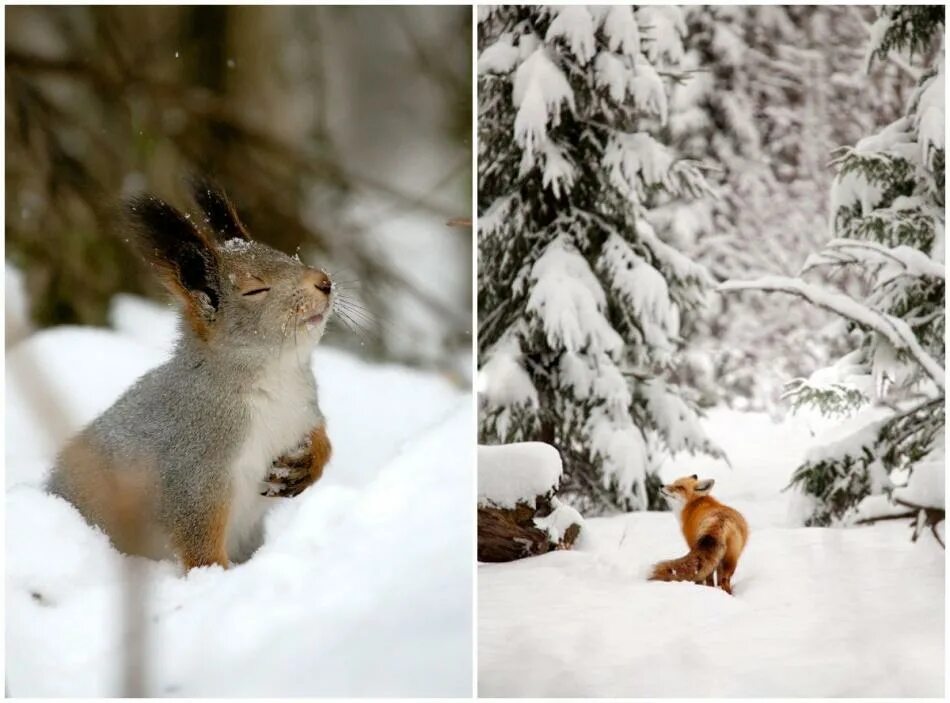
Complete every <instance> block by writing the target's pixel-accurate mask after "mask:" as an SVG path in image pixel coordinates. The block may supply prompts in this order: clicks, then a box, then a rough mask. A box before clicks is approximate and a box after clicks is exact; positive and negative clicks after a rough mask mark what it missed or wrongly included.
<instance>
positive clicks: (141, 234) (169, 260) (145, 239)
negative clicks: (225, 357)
mask: <svg viewBox="0 0 950 703" xmlns="http://www.w3.org/2000/svg"><path fill="white" fill-rule="evenodd" d="M127 209H128V216H129V220H130V224H131V225H132V229H133V230H134V231H135V233H136V234H137V237H136V243H137V244H138V247H139V249H140V250H141V251H142V253H143V254H144V256H145V259H146V260H147V261H148V262H149V264H151V265H152V266H153V267H155V268H156V269H157V271H158V274H159V278H160V279H161V281H162V283H163V284H164V285H165V287H166V288H168V290H169V291H171V292H172V293H173V294H174V295H176V296H177V297H179V298H181V299H182V300H183V301H184V303H185V305H186V312H187V314H188V318H189V321H190V322H191V323H192V327H194V328H195V332H197V333H198V336H199V337H202V338H204V337H205V333H206V332H207V329H208V325H209V324H210V323H211V322H212V321H213V320H214V316H215V313H216V312H217V310H218V305H219V304H220V302H221V287H220V283H219V278H218V259H217V255H216V254H215V251H214V248H213V247H212V245H211V243H210V242H208V241H207V240H206V239H205V237H204V236H203V235H202V234H201V232H200V231H199V230H198V229H197V228H196V227H195V226H194V225H193V224H192V223H191V222H190V221H189V220H188V218H187V217H185V215H183V214H182V213H181V212H179V211H178V210H176V209H175V208H173V207H172V206H171V205H169V204H168V203H166V202H165V201H163V200H159V199H158V198H156V197H154V196H151V195H143V196H139V197H137V198H133V199H132V200H130V201H129V202H128V205H127Z"/></svg>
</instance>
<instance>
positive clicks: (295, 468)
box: [261, 454, 313, 498]
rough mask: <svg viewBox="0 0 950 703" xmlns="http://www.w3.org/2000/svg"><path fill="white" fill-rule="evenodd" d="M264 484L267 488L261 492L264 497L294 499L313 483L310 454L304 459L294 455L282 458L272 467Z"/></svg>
mask: <svg viewBox="0 0 950 703" xmlns="http://www.w3.org/2000/svg"><path fill="white" fill-rule="evenodd" d="M264 483H265V484H266V486H267V487H266V489H265V490H264V491H263V492H261V495H262V496H267V497H269V498H293V497H294V496H298V495H300V494H301V493H303V491H304V489H305V488H306V487H307V486H309V485H310V484H312V483H313V476H312V474H311V471H310V456H309V454H307V455H305V456H303V457H297V456H294V455H293V454H291V455H285V456H282V457H280V458H279V459H277V460H276V461H274V463H273V464H272V465H271V468H270V472H269V473H268V474H267V478H265V479H264Z"/></svg>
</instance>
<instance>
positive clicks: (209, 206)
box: [189, 175, 251, 241]
mask: <svg viewBox="0 0 950 703" xmlns="http://www.w3.org/2000/svg"><path fill="white" fill-rule="evenodd" d="M189 187H190V189H191V195H192V197H193V198H194V199H195V203H197V205H198V207H199V208H201V211H202V212H203V213H204V216H205V221H206V222H207V223H208V226H209V228H210V229H211V230H212V231H213V232H214V234H215V235H216V236H217V237H219V238H220V239H221V241H227V240H229V239H245V240H250V238H251V237H250V235H249V234H248V233H247V229H246V228H245V227H244V224H243V223H242V222H241V220H240V219H239V218H238V216H237V212H236V211H235V209H234V206H233V205H231V201H230V200H228V196H227V195H225V194H224V191H223V190H222V189H221V188H220V187H219V186H218V185H217V184H216V183H214V181H212V180H211V179H209V178H207V177H205V176H198V175H196V176H192V177H191V178H190V179H189Z"/></svg>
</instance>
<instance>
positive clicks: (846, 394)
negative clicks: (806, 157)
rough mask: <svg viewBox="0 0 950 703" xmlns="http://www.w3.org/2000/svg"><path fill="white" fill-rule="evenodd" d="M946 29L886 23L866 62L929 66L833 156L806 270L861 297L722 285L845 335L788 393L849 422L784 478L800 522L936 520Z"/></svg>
mask: <svg viewBox="0 0 950 703" xmlns="http://www.w3.org/2000/svg"><path fill="white" fill-rule="evenodd" d="M943 27H944V11H943V8H942V7H925V6H912V7H888V8H884V9H883V10H882V11H881V15H880V17H879V19H878V21H877V22H876V23H875V24H874V26H873V27H872V32H871V42H870V47H869V49H868V64H869V65H870V63H871V62H872V61H874V60H876V59H880V58H884V57H887V56H888V55H889V54H890V52H900V53H901V54H905V55H909V54H914V55H916V56H917V57H918V58H920V57H921V56H923V58H924V59H925V60H926V61H927V64H928V66H929V68H927V69H926V70H924V71H923V73H922V75H921V76H920V78H919V80H918V81H917V85H916V89H915V90H914V91H913V93H912V95H911V99H910V101H909V105H908V106H907V110H906V113H905V115H904V116H902V117H901V118H899V119H897V120H896V121H894V122H893V123H891V124H890V125H888V126H887V127H885V128H884V129H882V130H880V131H879V132H877V133H876V134H873V135H871V136H869V137H866V138H864V139H862V140H860V141H859V142H858V143H857V144H856V145H855V146H854V147H849V148H845V149H842V150H841V151H840V153H839V154H838V155H837V158H836V160H835V166H836V170H837V176H836V178H835V181H834V185H833V188H832V198H831V200H832V207H831V219H832V222H831V227H832V233H833V236H834V237H835V238H834V239H832V240H831V241H830V242H829V243H828V244H827V245H826V246H825V248H824V249H823V250H822V251H820V252H818V253H816V254H814V255H813V256H812V257H810V258H809V260H808V261H806V263H805V266H804V268H803V271H802V274H803V275H805V274H807V273H808V272H809V271H812V270H816V269H823V270H831V271H832V272H834V271H840V270H845V269H851V270H857V271H860V272H861V274H862V276H863V277H864V279H865V283H866V286H867V290H868V291H869V293H868V294H867V296H866V298H865V299H863V300H861V301H858V300H855V299H854V298H852V297H849V296H847V295H844V294H842V293H840V292H837V291H832V290H830V289H828V288H826V287H822V286H818V285H815V284H811V283H806V282H805V281H804V280H802V279H801V278H798V279H795V278H783V277H768V278H762V279H759V280H757V281H730V282H727V283H726V284H724V286H722V288H723V289H724V290H743V289H758V290H769V291H778V292H784V293H790V294H794V295H798V296H801V297H802V298H804V299H805V300H807V301H809V302H811V303H813V304H815V305H817V306H819V307H822V308H825V309H827V310H830V311H832V312H834V313H836V314H838V315H840V316H842V317H843V318H845V319H846V320H847V321H848V322H849V325H850V327H851V332H852V336H851V339H853V340H855V343H854V345H853V349H852V350H851V351H850V352H849V353H847V354H846V355H845V356H843V357H842V358H841V359H840V360H839V361H838V362H837V363H836V364H835V365H834V366H832V367H830V368H826V369H821V370H819V371H818V372H816V373H815V374H813V375H812V377H811V378H809V379H807V380H806V379H799V380H798V381H797V382H796V383H794V384H792V386H791V387H790V391H789V396H790V398H791V400H792V402H793V403H794V404H796V405H799V406H800V405H807V406H813V407H817V408H819V409H821V410H822V411H824V412H826V413H828V414H849V415H851V417H849V418H848V419H847V420H846V421H844V422H843V423H842V426H841V428H840V431H839V432H838V433H837V434H836V436H835V437H834V438H833V439H832V441H829V442H828V443H826V444H824V445H823V446H819V447H817V448H815V449H813V450H812V451H811V452H810V453H809V455H808V456H807V457H806V462H805V464H804V465H802V466H801V467H799V468H798V470H797V471H796V472H795V474H794V476H793V478H792V485H793V486H795V487H796V488H797V489H799V490H801V491H802V492H803V493H805V494H806V495H807V496H810V497H811V499H812V500H811V505H810V507H811V510H810V513H809V515H807V517H806V519H805V522H806V524H810V525H827V524H833V523H841V522H844V523H847V522H853V521H860V520H873V519H875V518H880V517H881V516H882V514H890V515H892V514H893V513H894V511H895V510H898V511H901V510H903V511H905V512H906V513H907V514H908V515H909V516H913V517H914V518H915V521H916V522H915V525H916V528H917V531H919V530H920V529H922V528H923V527H924V526H926V525H928V524H929V525H931V526H933V524H934V523H936V522H938V521H940V520H942V517H943V514H944V499H943V486H944V478H943V476H944V470H945V469H944V443H943V433H944V389H945V371H944V358H945V356H944V334H945V322H946V321H945V312H944V300H945V269H944V264H943V260H944V226H945V221H944V203H945V191H944V167H945V166H944V164H945V144H944V125H945V117H944V114H945V113H944V81H945V75H944V47H943ZM915 534H916V533H915ZM935 534H937V533H936V531H935Z"/></svg>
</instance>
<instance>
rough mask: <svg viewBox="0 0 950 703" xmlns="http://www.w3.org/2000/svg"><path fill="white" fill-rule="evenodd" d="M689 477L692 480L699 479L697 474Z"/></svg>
mask: <svg viewBox="0 0 950 703" xmlns="http://www.w3.org/2000/svg"><path fill="white" fill-rule="evenodd" d="M690 478H691V479H693V480H694V481H698V480H699V476H697V475H696V474H693V475H692V476H690Z"/></svg>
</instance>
